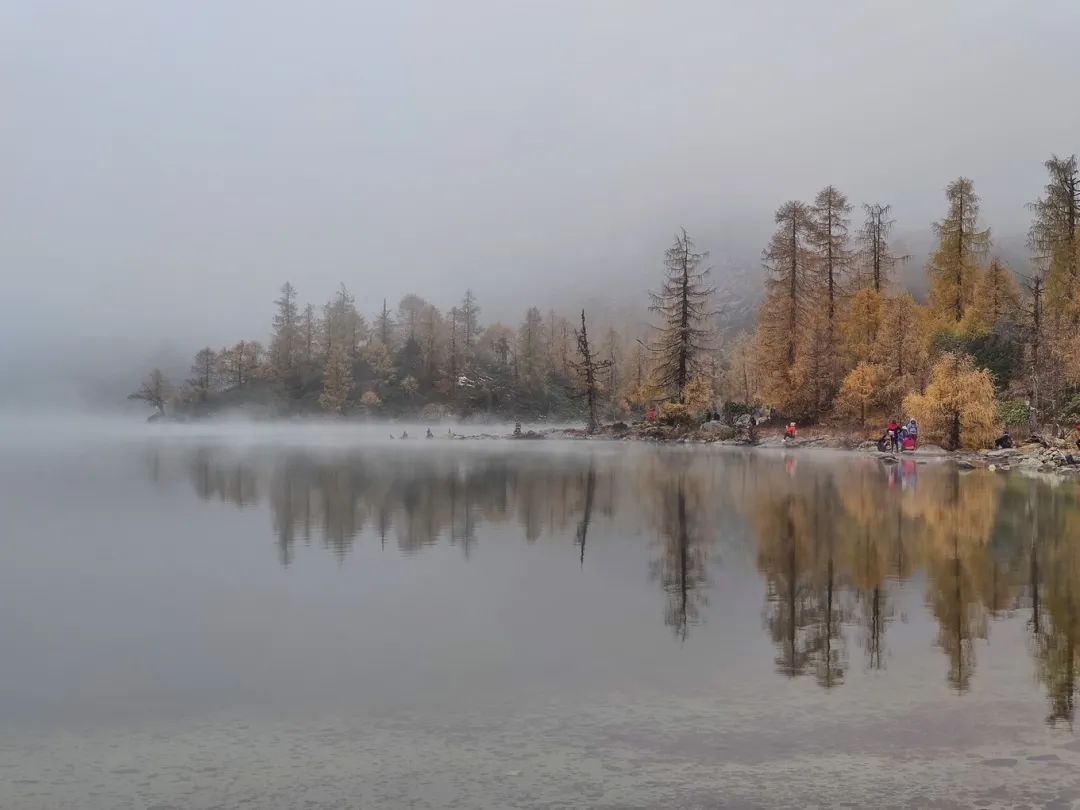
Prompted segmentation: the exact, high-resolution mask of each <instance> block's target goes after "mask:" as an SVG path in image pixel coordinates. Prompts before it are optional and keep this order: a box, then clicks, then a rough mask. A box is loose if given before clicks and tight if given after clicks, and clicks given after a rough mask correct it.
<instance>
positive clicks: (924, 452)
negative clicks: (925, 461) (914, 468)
mask: <svg viewBox="0 0 1080 810" xmlns="http://www.w3.org/2000/svg"><path fill="white" fill-rule="evenodd" d="M915 455H917V456H947V455H949V451H948V450H946V449H945V448H943V447H939V446H938V445H936V444H924V445H922V446H921V447H919V448H917V449H916V450H915Z"/></svg>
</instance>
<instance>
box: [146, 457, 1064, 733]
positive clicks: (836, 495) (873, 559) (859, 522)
mask: <svg viewBox="0 0 1080 810" xmlns="http://www.w3.org/2000/svg"><path fill="white" fill-rule="evenodd" d="M162 452H164V451H162ZM178 454H179V455H178ZM793 455H794V454H793ZM628 458H630V459H632V460H631V461H628ZM178 459H179V463H180V464H181V465H182V466H183V469H184V470H185V471H186V472H185V474H186V476H187V477H188V478H189V479H190V481H191V484H192V486H193V487H194V490H195V492H196V494H197V495H198V496H199V497H200V498H202V499H205V500H219V501H223V502H227V503H231V504H234V505H236V506H237V507H240V508H248V507H252V506H254V505H256V504H260V503H266V504H268V505H269V508H270V510H271V513H272V523H273V529H274V533H275V537H276V545H277V550H278V555H279V558H280V560H281V563H282V564H283V565H289V564H291V562H292V561H293V558H294V554H295V547H296V544H297V542H301V543H303V544H305V545H311V544H312V543H316V542H321V543H322V545H323V546H324V547H325V548H327V549H329V550H330V551H332V552H333V553H334V554H336V555H338V556H339V557H340V558H344V557H345V556H346V555H347V554H349V552H350V550H351V549H352V548H353V544H354V543H355V542H357V538H359V537H360V536H361V535H362V534H363V533H364V532H365V531H366V532H368V533H369V535H370V536H371V537H372V538H374V539H375V540H376V541H377V542H378V543H379V544H380V545H381V547H383V548H385V546H386V544H387V543H392V544H394V545H396V547H397V548H398V549H399V550H400V552H402V553H404V554H416V553H419V552H421V551H423V549H425V548H427V547H429V546H431V545H433V544H436V543H440V542H444V543H449V544H452V545H455V546H457V547H459V548H460V549H461V551H462V554H464V555H465V556H466V557H469V556H470V555H472V554H475V553H477V549H476V544H477V537H478V530H479V529H480V527H482V526H484V525H485V524H490V525H501V524H515V523H516V524H517V525H518V526H519V527H520V530H521V534H522V535H523V537H524V539H525V540H526V541H527V542H529V543H532V542H536V541H537V540H539V539H540V538H543V537H557V538H567V539H568V541H569V542H568V545H570V546H573V548H574V550H575V553H576V555H577V562H578V565H579V566H580V567H581V568H583V569H585V560H586V549H587V546H588V542H589V538H590V532H593V531H594V530H595V524H596V521H597V518H598V516H602V517H603V518H604V519H605V521H606V524H605V528H604V531H607V532H610V531H618V530H619V529H617V528H613V526H615V523H616V522H617V521H618V522H619V525H620V526H624V527H626V526H629V527H651V530H652V531H653V533H654V535H655V537H656V548H657V549H658V550H657V551H656V552H654V553H653V555H652V557H653V559H652V563H651V569H650V573H651V575H652V579H653V581H655V582H656V583H658V584H659V585H660V588H661V589H662V591H663V594H664V612H663V616H664V622H665V624H666V625H668V626H669V627H670V628H671V629H672V630H673V631H674V633H675V635H676V636H677V637H678V638H679V639H686V638H687V636H688V634H689V631H690V628H691V627H693V626H694V625H695V624H697V623H699V622H701V621H704V620H705V618H706V615H705V614H706V610H707V608H708V601H707V595H708V591H709V589H710V587H712V585H711V578H710V576H709V571H710V568H711V567H712V566H720V565H722V564H723V560H722V555H721V551H722V550H724V549H725V548H728V547H729V546H730V547H731V548H741V549H745V548H746V547H747V545H748V544H749V545H750V546H751V547H752V548H753V549H754V554H753V558H754V559H755V560H756V568H757V570H758V572H759V574H760V576H761V579H762V583H763V589H764V605H765V606H764V610H763V622H764V626H765V629H766V630H767V632H768V635H769V638H770V639H771V640H772V643H773V644H774V645H775V649H776V655H775V664H776V669H777V671H778V672H780V673H782V674H784V675H785V676H788V677H792V678H795V677H799V676H802V675H812V676H813V678H814V679H815V680H816V682H817V683H818V684H820V685H821V686H822V687H824V688H832V687H835V686H838V685H840V684H842V683H843V682H844V680H845V676H846V674H847V672H848V671H849V669H850V667H851V666H852V662H851V661H850V660H849V647H848V642H849V640H850V641H851V642H852V643H853V644H854V645H856V646H855V647H854V649H861V658H862V661H863V664H862V666H863V667H864V668H865V669H867V670H883V669H886V668H887V667H888V661H889V645H888V629H889V625H890V624H891V623H892V622H893V621H895V620H896V619H897V618H898V611H897V608H896V605H897V598H898V595H899V593H900V590H901V589H902V588H905V587H912V586H914V585H915V584H916V583H917V582H923V581H925V594H924V602H925V605H926V608H927V610H928V612H929V615H930V616H932V617H933V619H934V621H935V623H936V626H937V632H936V637H935V638H934V639H933V642H934V643H935V644H936V646H937V647H939V648H940V649H941V651H942V652H943V653H944V656H945V659H946V662H947V664H946V668H945V677H946V680H947V682H948V683H949V684H950V685H951V687H952V688H953V689H955V690H956V691H957V692H960V693H963V692H965V691H966V690H968V689H969V688H970V687H971V685H972V682H973V679H974V678H975V677H976V671H977V656H976V652H977V649H978V644H979V642H987V641H988V640H989V637H990V631H991V627H992V624H993V622H995V621H1000V620H1003V619H1007V618H1008V617H1010V616H1012V615H1014V614H1015V613H1017V612H1022V614H1023V620H1024V621H1025V622H1026V626H1027V628H1028V633H1029V639H1030V645H1029V646H1030V652H1031V655H1032V657H1033V660H1034V665H1035V673H1036V676H1037V678H1038V680H1039V682H1040V683H1041V684H1042V685H1043V688H1044V689H1045V691H1046V694H1047V699H1048V705H1049V712H1048V716H1047V722H1049V723H1052V724H1056V723H1067V724H1071V723H1072V721H1073V717H1074V713H1075V696H1076V689H1077V680H1078V677H1077V670H1078V665H1080V506H1078V496H1077V492H1078V490H1077V486H1076V484H1065V485H1060V486H1051V485H1049V484H1047V483H1044V482H1040V481H1031V480H1028V479H1024V478H1020V477H1017V476H1004V475H1000V474H998V475H995V474H991V473H987V472H980V471H975V472H970V473H967V472H961V471H960V470H958V469H956V468H955V467H952V466H949V465H944V464H942V465H925V466H923V465H916V464H915V463H914V462H913V461H912V460H910V459H908V460H904V461H903V462H901V464H899V465H895V466H893V467H886V466H885V465H882V464H880V463H878V462H877V461H873V460H869V459H867V460H863V459H857V458H848V459H846V460H842V461H835V460H834V461H830V460H825V459H816V458H815V457H814V456H811V455H806V456H804V457H800V458H785V459H782V458H778V457H775V456H774V457H769V456H765V455H763V454H757V455H753V454H738V453H731V454H724V455H723V456H719V455H717V454H714V453H711V452H708V451H694V450H690V451H687V452H677V451H671V452H666V451H656V452H653V451H652V450H647V451H646V450H641V451H635V452H634V453H633V455H632V456H629V457H628V456H627V455H625V454H622V453H620V452H588V451H587V452H570V453H559V454H550V455H548V454H545V453H541V452H537V453H520V454H519V453H515V454H508V453H499V452H480V451H476V450H475V449H474V450H473V451H472V452H460V453H459V452H456V451H454V452H443V453H424V454H413V455H410V454H408V453H404V454H402V453H392V452H390V451H388V450H386V449H382V450H378V449H374V450H372V449H366V450H363V451H362V452H361V451H358V452H355V453H346V452H343V453H340V454H337V455H330V456H328V455H312V454H308V453H305V452H302V451H280V452H270V451H265V450H264V451H252V452H249V453H243V452H235V451H234V452H230V451H227V450H225V449H222V448H217V447H199V448H194V449H187V450H183V451H172V452H171V453H170V454H165V455H163V454H162V453H157V454H154V455H153V456H152V457H151V458H149V459H148V466H147V474H148V476H149V477H150V478H151V479H152V480H153V481H156V482H158V483H159V484H161V485H162V486H165V485H167V484H168V482H169V481H170V480H172V479H171V478H170V474H169V470H170V469H175V465H176V463H177V460H178ZM586 570H587V569H586ZM714 618H717V619H720V618H722V617H714ZM899 618H901V619H903V614H899Z"/></svg>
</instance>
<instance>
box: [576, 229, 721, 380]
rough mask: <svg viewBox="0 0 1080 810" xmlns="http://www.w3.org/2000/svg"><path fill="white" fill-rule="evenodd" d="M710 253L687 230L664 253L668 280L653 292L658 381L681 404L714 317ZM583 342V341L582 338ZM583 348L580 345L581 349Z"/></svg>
mask: <svg viewBox="0 0 1080 810" xmlns="http://www.w3.org/2000/svg"><path fill="white" fill-rule="evenodd" d="M707 256H708V254H707V253H697V252H695V250H694V243H693V241H692V240H691V239H690V237H689V236H687V234H686V229H683V230H682V232H681V233H680V234H677V235H676V236H675V241H674V243H673V244H672V246H671V247H670V248H668V249H667V251H666V252H665V253H664V268H665V278H664V281H663V284H662V285H661V287H660V290H659V292H655V293H650V296H651V298H652V306H650V307H649V309H650V311H651V312H654V313H656V314H657V315H659V319H660V323H659V325H658V326H657V327H656V336H655V341H654V343H653V346H652V349H653V352H654V354H655V355H656V382H657V384H658V385H660V386H661V387H662V388H664V389H666V390H667V391H669V392H670V393H672V394H673V395H674V396H675V397H676V398H678V399H679V400H680V401H681V400H682V396H683V390H684V389H685V388H686V385H687V383H689V382H690V379H691V378H692V377H693V376H694V373H695V372H696V370H697V365H698V363H699V361H700V357H701V355H702V353H703V352H704V351H705V349H706V341H707V340H708V338H709V334H710V333H709V330H708V328H707V327H706V322H707V320H708V318H709V316H710V315H711V312H710V311H709V308H708V307H709V299H710V297H711V296H712V294H713V291H714V290H713V288H712V287H710V286H708V283H707V279H708V276H709V270H708V268H704V269H702V267H701V265H702V262H703V261H704V260H705V259H706V257H707ZM579 340H580V339H579ZM579 349H580V346H579Z"/></svg>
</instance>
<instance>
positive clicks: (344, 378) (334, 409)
mask: <svg viewBox="0 0 1080 810" xmlns="http://www.w3.org/2000/svg"><path fill="white" fill-rule="evenodd" d="M352 390H353V379H352V363H351V362H350V361H349V352H348V346H346V345H344V344H341V343H338V344H336V345H335V346H334V348H333V349H332V350H331V352H330V355H329V356H328V357H327V358H326V365H325V367H324V368H323V388H322V394H320V395H319V406H320V407H321V408H322V409H323V410H324V411H327V412H329V413H341V412H342V411H343V410H344V409H345V405H346V403H347V402H348V400H349V396H350V394H352Z"/></svg>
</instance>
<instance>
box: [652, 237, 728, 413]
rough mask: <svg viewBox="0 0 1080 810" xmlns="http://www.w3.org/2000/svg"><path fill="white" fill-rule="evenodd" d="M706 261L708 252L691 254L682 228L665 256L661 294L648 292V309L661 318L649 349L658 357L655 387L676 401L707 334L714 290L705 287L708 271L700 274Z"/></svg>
mask: <svg viewBox="0 0 1080 810" xmlns="http://www.w3.org/2000/svg"><path fill="white" fill-rule="evenodd" d="M707 257H708V254H707V253H698V252H696V251H695V250H694V242H693V240H691V239H690V237H689V236H688V235H687V233H686V229H685V228H683V229H682V231H681V232H680V233H679V234H676V236H675V241H674V243H673V244H672V245H671V247H669V248H668V249H667V251H665V253H664V268H665V272H666V275H665V277H664V281H663V284H661V286H660V290H659V292H654V293H649V295H650V296H651V298H652V306H650V307H649V310H650V311H651V312H655V313H657V314H658V315H659V316H660V323H659V325H658V326H656V327H655V329H656V335H655V338H654V340H653V343H652V345H651V346H650V348H651V350H652V352H653V353H654V354H655V355H656V358H657V361H656V383H657V385H658V386H659V387H661V388H663V389H666V390H668V391H670V392H671V393H672V394H674V395H675V396H676V397H677V398H678V399H679V400H680V401H681V400H682V397H683V391H684V389H685V388H686V385H687V383H689V382H690V379H691V378H692V377H693V376H694V372H695V371H696V370H697V365H698V362H699V360H700V358H701V356H702V355H703V354H704V353H705V352H706V351H707V349H708V341H709V337H710V335H711V332H710V330H709V329H708V327H707V324H708V321H709V319H710V318H711V316H712V312H711V310H710V309H709V304H710V300H711V298H712V295H713V292H715V290H714V288H712V287H710V286H709V284H708V277H709V269H708V268H704V269H702V263H703V262H704V261H705V259H706V258H707Z"/></svg>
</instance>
